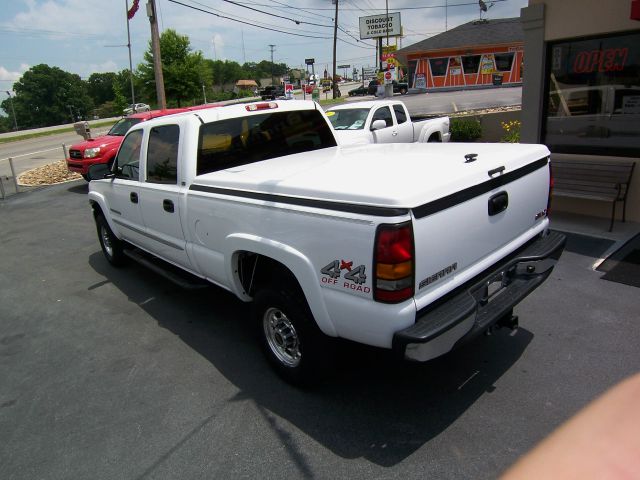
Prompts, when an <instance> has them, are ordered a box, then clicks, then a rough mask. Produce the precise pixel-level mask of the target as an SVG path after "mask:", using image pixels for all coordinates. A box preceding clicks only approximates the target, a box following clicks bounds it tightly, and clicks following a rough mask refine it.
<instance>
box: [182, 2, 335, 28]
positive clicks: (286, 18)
mask: <svg viewBox="0 0 640 480" xmlns="http://www.w3.org/2000/svg"><path fill="white" fill-rule="evenodd" d="M191 1H192V2H193V3H195V4H196V5H201V6H203V7H206V8H211V7H210V6H209V5H205V4H204V3H200V2H197V1H195V0H191ZM222 1H223V2H226V3H230V4H232V5H236V6H238V7H242V8H246V9H248V10H253V11H254V12H258V13H262V14H264V15H270V16H272V17H276V18H282V19H284V20H289V21H291V22H294V23H295V24H296V25H300V24H301V23H304V24H306V25H315V26H317V27H328V28H333V25H318V24H317V23H311V22H305V21H302V20H296V19H294V18H289V17H283V16H282V15H276V14H275V13H269V12H265V11H264V10H259V9H257V8H253V7H249V6H247V5H242V4H241V3H239V2H234V1H233V0H222ZM174 3H175V2H174Z"/></svg>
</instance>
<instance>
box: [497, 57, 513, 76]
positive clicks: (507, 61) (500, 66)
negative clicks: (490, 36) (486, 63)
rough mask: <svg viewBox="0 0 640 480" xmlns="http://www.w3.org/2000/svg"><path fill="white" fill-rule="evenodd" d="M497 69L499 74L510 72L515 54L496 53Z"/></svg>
mask: <svg viewBox="0 0 640 480" xmlns="http://www.w3.org/2000/svg"><path fill="white" fill-rule="evenodd" d="M494 57H495V59H496V69H497V70H498V71H499V72H510V71H511V65H513V53H496V54H495V55H494Z"/></svg>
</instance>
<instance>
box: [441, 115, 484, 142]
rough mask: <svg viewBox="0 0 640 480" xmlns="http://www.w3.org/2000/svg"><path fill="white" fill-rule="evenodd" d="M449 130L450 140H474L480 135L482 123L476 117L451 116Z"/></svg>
mask: <svg viewBox="0 0 640 480" xmlns="http://www.w3.org/2000/svg"><path fill="white" fill-rule="evenodd" d="M449 130H450V131H451V141H452V142H475V141H476V140H477V139H479V138H480V137H481V136H482V125H480V120H478V119H476V118H463V117H458V118H452V119H451V122H450V124H449Z"/></svg>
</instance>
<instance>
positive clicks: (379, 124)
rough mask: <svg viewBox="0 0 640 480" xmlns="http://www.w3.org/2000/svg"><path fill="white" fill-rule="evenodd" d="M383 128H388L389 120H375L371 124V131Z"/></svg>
mask: <svg viewBox="0 0 640 480" xmlns="http://www.w3.org/2000/svg"><path fill="white" fill-rule="evenodd" d="M383 128H387V122H385V121H384V120H374V121H373V123H372V124H371V131H372V132H373V131H375V130H382V129H383Z"/></svg>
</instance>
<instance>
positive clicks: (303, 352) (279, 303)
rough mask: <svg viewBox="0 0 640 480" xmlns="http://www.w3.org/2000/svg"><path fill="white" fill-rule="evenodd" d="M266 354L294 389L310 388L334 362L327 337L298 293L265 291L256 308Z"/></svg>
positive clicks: (261, 293)
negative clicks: (297, 387)
mask: <svg viewBox="0 0 640 480" xmlns="http://www.w3.org/2000/svg"><path fill="white" fill-rule="evenodd" d="M253 313H254V319H255V321H256V324H257V325H256V326H257V329H258V335H259V336H260V343H261V344H262V350H263V352H264V354H265V356H266V357H267V360H268V361H269V363H270V364H271V366H272V367H273V368H274V369H275V371H276V372H277V373H278V375H280V376H281V377H282V378H283V379H284V380H286V381H287V382H289V383H291V384H294V385H309V384H310V383H312V382H313V381H314V380H317V379H318V378H319V376H321V375H322V374H323V373H324V372H325V371H326V368H327V367H328V365H329V364H330V362H331V359H332V357H333V355H332V354H331V348H329V341H330V339H329V337H327V336H325V335H324V334H323V333H322V332H321V331H320V329H319V328H318V326H317V325H316V324H315V321H314V319H313V317H312V315H311V312H310V311H309V307H308V306H307V304H306V301H305V300H304V295H303V294H302V292H299V291H297V289H287V288H285V287H283V288H280V289H277V290H275V289H270V288H267V289H265V290H261V291H259V292H258V293H257V294H256V297H255V299H254V305H253Z"/></svg>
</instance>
